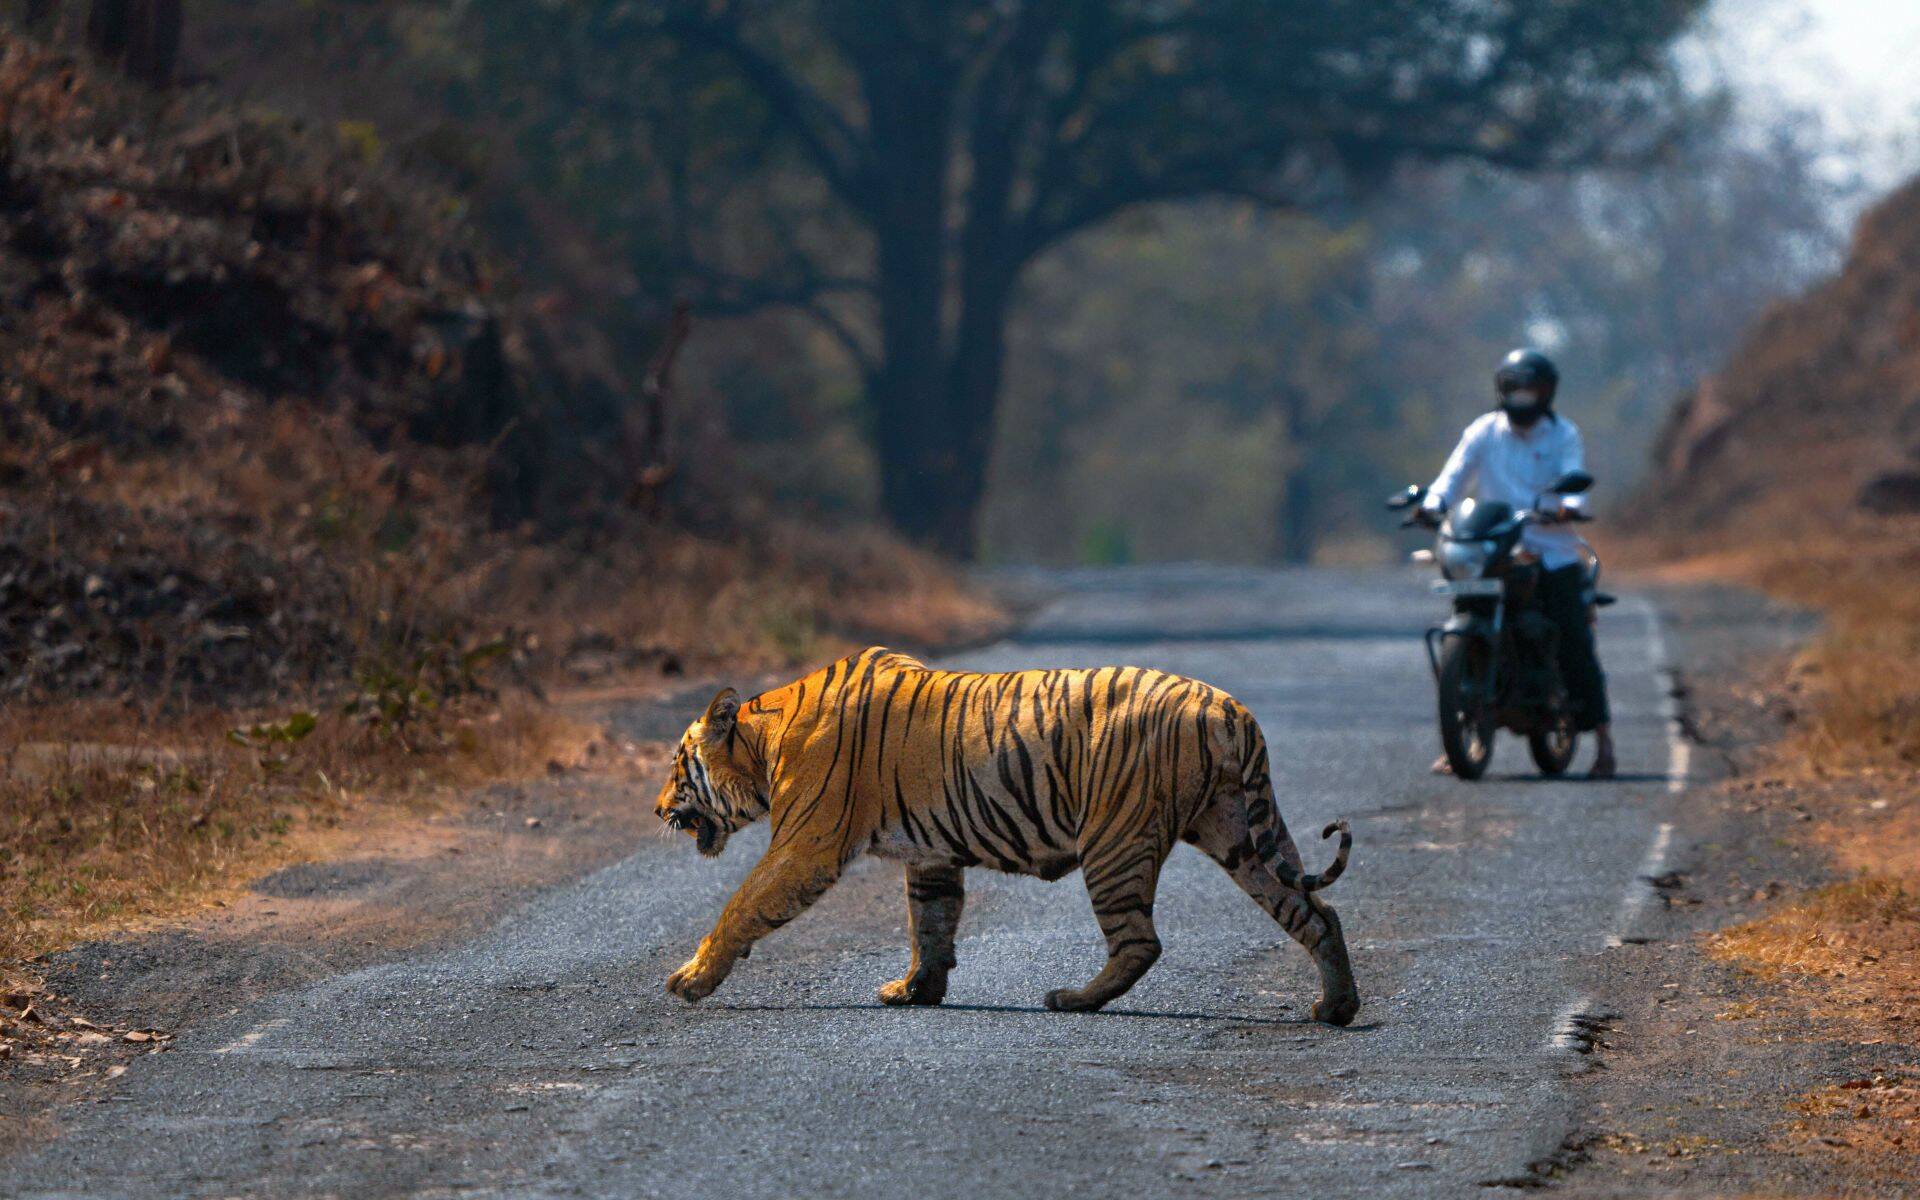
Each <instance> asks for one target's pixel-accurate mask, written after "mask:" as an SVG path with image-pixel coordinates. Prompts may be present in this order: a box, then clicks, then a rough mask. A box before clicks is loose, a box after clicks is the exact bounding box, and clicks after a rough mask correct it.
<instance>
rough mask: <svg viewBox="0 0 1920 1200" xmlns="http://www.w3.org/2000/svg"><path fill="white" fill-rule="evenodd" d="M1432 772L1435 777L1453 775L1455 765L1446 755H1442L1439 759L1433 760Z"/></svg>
mask: <svg viewBox="0 0 1920 1200" xmlns="http://www.w3.org/2000/svg"><path fill="white" fill-rule="evenodd" d="M1432 770H1433V773H1434V774H1435V775H1451V774H1453V763H1452V762H1451V761H1449V760H1448V758H1447V756H1446V755H1444V754H1442V755H1441V756H1440V757H1439V758H1436V759H1434V760H1433V768H1432Z"/></svg>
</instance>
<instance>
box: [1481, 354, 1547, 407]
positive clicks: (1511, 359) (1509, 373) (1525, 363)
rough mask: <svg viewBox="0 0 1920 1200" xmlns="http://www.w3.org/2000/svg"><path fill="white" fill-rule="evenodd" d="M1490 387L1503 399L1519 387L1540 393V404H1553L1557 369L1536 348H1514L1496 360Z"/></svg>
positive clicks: (1518, 389) (1545, 405) (1543, 405)
mask: <svg viewBox="0 0 1920 1200" xmlns="http://www.w3.org/2000/svg"><path fill="white" fill-rule="evenodd" d="M1493 386H1494V390H1495V391H1497V392H1499V393H1500V398H1501V399H1503V400H1504V399H1506V398H1507V397H1508V396H1510V395H1512V394H1513V393H1515V392H1517V391H1520V390H1521V389H1522V388H1526V389H1530V390H1532V391H1536V392H1538V393H1540V406H1541V407H1542V408H1551V407H1552V406H1553V393H1554V392H1555V391H1557V390H1558V389H1559V387H1560V371H1559V368H1557V367H1555V366H1554V365H1553V360H1552V359H1550V358H1548V357H1547V356H1546V355H1544V354H1542V353H1540V352H1539V351H1538V350H1515V351H1514V352H1513V353H1512V354H1509V355H1507V356H1506V358H1504V359H1502V360H1501V361H1500V369H1499V370H1497V371H1495V372H1494V373H1493Z"/></svg>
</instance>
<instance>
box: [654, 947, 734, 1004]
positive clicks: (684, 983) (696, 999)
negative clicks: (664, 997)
mask: <svg viewBox="0 0 1920 1200" xmlns="http://www.w3.org/2000/svg"><path fill="white" fill-rule="evenodd" d="M726 977H727V973H726V971H725V970H721V969H716V968H715V967H714V966H713V964H712V963H710V962H706V961H703V960H701V959H698V958H695V959H690V960H689V961H688V962H687V964H686V965H685V966H683V967H681V968H680V969H679V970H678V971H675V972H674V973H673V974H672V975H669V976H668V977H667V991H668V993H669V994H671V995H675V996H678V997H680V998H681V999H682V1000H685V1001H686V1002H687V1003H688V1004H698V1003H700V1001H702V1000H705V999H706V998H707V997H708V996H711V995H713V989H715V988H717V987H719V986H720V981H721V980H723V979H725V978H726Z"/></svg>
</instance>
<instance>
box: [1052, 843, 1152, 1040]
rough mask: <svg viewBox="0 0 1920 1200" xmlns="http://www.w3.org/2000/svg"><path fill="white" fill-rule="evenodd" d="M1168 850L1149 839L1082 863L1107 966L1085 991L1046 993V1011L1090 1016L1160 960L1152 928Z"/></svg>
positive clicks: (1064, 989) (1089, 858) (1057, 990)
mask: <svg viewBox="0 0 1920 1200" xmlns="http://www.w3.org/2000/svg"><path fill="white" fill-rule="evenodd" d="M1166 858H1167V847H1164V846H1158V845H1155V844H1153V843H1152V842H1150V841H1149V840H1148V837H1147V835H1144V834H1142V835H1139V836H1137V837H1135V838H1134V839H1132V844H1130V845H1126V846H1122V847H1119V848H1117V849H1116V850H1114V851H1112V852H1110V853H1106V854H1095V855H1092V856H1090V857H1087V858H1084V859H1083V860H1082V865H1081V870H1082V874H1083V876H1084V878H1085V879H1086V881H1087V895H1088V896H1089V897H1090V898H1091V899H1092V900H1093V915H1094V918H1095V919H1096V920H1098V921H1099V922H1100V932H1101V933H1103V934H1105V935H1106V938H1107V965H1106V966H1104V967H1101V968H1100V973H1099V974H1097V975H1095V976H1094V977H1093V978H1092V979H1090V980H1088V981H1087V985H1086V986H1085V987H1081V988H1056V989H1054V990H1053V991H1051V992H1048V993H1047V1007H1048V1008H1051V1009H1054V1010H1055V1011H1057V1012H1086V1011H1090V1010H1092V1009H1096V1008H1099V1007H1101V1006H1102V1005H1104V1004H1106V1003H1107V1002H1108V1001H1110V1000H1114V999H1116V998H1118V997H1120V996H1122V995H1125V994H1126V991H1127V989H1128V988H1131V987H1132V986H1133V985H1134V984H1136V983H1138V982H1139V981H1140V977H1141V976H1142V975H1145V974H1146V973H1147V969H1148V968H1149V967H1151V966H1153V964H1154V962H1155V961H1157V960H1158V959H1159V957H1160V935H1159V934H1158V933H1156V932H1155V931H1154V928H1153V896H1154V892H1155V891H1156V890H1157V889H1158V887H1159V884H1160V865H1161V864H1162V863H1164V862H1165V861H1166Z"/></svg>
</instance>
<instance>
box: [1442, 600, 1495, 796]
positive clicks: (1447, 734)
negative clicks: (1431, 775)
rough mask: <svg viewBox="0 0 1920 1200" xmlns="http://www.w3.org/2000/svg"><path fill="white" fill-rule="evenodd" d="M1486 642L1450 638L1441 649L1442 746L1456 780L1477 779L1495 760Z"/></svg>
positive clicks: (1464, 638) (1465, 638) (1473, 639)
mask: <svg viewBox="0 0 1920 1200" xmlns="http://www.w3.org/2000/svg"><path fill="white" fill-rule="evenodd" d="M1487 666H1488V653H1487V646H1486V643H1485V642H1482V641H1480V640H1479V639H1478V638H1471V637H1457V636H1456V637H1450V638H1448V639H1447V640H1446V644H1445V645H1444V646H1443V647H1441V650H1440V681H1439V683H1440V745H1441V746H1442V747H1443V748H1444V749H1445V750H1446V752H1447V764H1448V765H1449V766H1451V767H1452V768H1453V773H1454V776H1455V777H1456V778H1459V779H1466V780H1474V779H1478V778H1480V777H1481V776H1482V775H1485V774H1486V773H1487V764H1488V763H1490V762H1492V761H1493V732H1494V725H1493V706H1492V704H1491V703H1489V699H1490V698H1489V696H1488V693H1489V692H1490V691H1491V690H1492V689H1491V688H1489V687H1488V686H1487V679H1486V676H1487Z"/></svg>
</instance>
